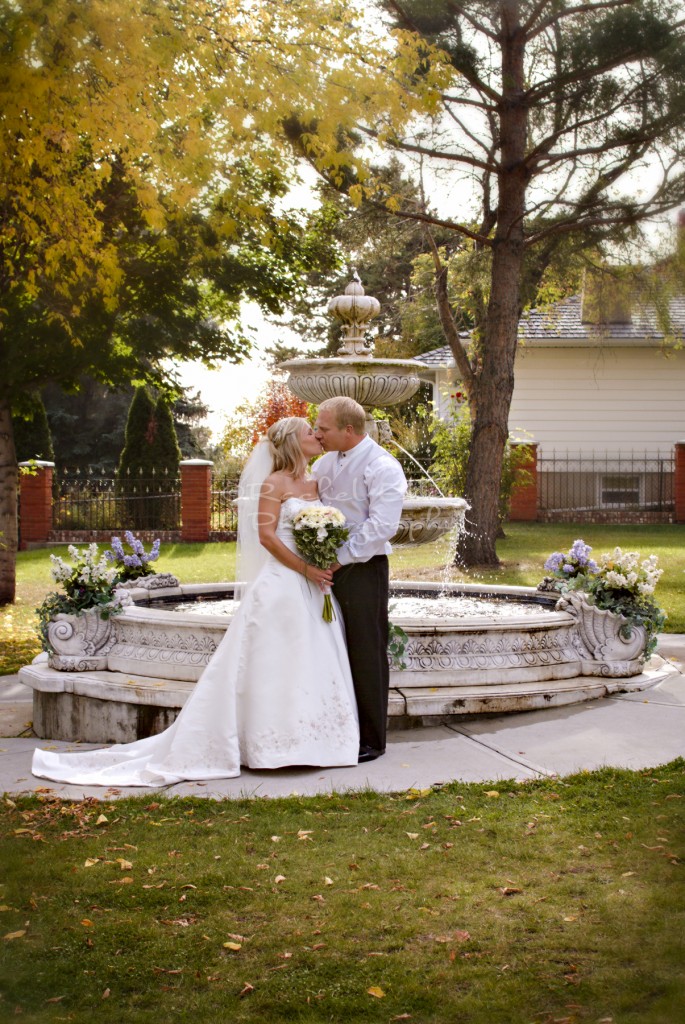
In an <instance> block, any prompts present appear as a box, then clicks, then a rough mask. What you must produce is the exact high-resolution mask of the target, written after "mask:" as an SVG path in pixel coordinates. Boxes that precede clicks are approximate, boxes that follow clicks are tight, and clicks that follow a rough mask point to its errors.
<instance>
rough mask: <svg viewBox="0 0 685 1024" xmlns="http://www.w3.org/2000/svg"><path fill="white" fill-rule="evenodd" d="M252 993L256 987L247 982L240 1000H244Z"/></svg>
mask: <svg viewBox="0 0 685 1024" xmlns="http://www.w3.org/2000/svg"><path fill="white" fill-rule="evenodd" d="M251 992H254V985H250V983H249V982H246V983H245V985H244V986H243V988H242V990H241V992H240V998H241V999H243V998H244V997H245V996H249V995H250V993H251Z"/></svg>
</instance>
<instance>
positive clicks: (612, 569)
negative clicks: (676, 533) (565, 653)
mask: <svg viewBox="0 0 685 1024" xmlns="http://www.w3.org/2000/svg"><path fill="white" fill-rule="evenodd" d="M591 551H592V548H591V547H590V545H589V544H586V543H585V542H584V541H583V540H580V539H579V540H576V541H574V542H573V545H572V546H571V548H570V550H569V551H567V552H561V551H555V552H554V553H553V554H551V555H550V556H549V558H548V559H547V561H546V562H545V569H549V570H550V571H551V572H552V574H553V575H552V577H549V576H546V577H545V579H544V580H543V582H542V583H541V584H540V585H539V587H538V589H539V590H557V591H558V592H559V593H560V594H561V595H562V596H561V598H560V600H559V603H558V605H557V607H558V608H559V609H561V610H565V609H567V608H572V609H573V610H574V611H576V613H577V614H578V615H579V622H580V625H581V636H582V639H583V641H584V643H585V646H586V647H587V648H588V650H589V652H590V653H591V654H592V656H593V657H595V658H598V659H600V660H605V661H614V660H616V655H617V653H620V654H621V656H622V657H626V656H627V657H628V659H629V660H630V659H635V658H636V657H637V658H639V661H640V662H642V661H644V660H645V659H646V658H648V657H649V656H650V654H651V653H652V652H653V651H654V649H655V648H656V645H657V639H658V634H659V631H660V630H661V629H662V628H663V625H664V622H665V621H666V613H665V612H664V611H663V610H662V609H661V608H660V607H659V606H658V605H657V604H656V602H655V601H654V598H653V594H654V590H655V588H656V585H657V583H658V581H659V579H660V577H661V575H662V573H663V569H659V568H658V565H657V562H658V559H657V556H656V555H650V556H649V557H648V558H645V559H643V560H642V561H641V560H640V553H639V552H638V551H623V550H622V549H621V548H619V547H617V548H614V550H613V551H611V552H606V553H604V554H602V555H600V556H599V560H598V561H595V560H594V559H593V558H590V552H591ZM587 608H589V609H590V610H592V609H597V610H598V611H599V612H600V613H602V615H601V616H599V617H598V616H593V615H592V614H591V613H590V614H587V612H586V609H587ZM610 615H611V616H616V617H617V619H616V620H615V621H614V622H613V624H612V623H611V620H610V619H609V618H608V616H610ZM598 622H601V623H602V626H601V628H600V627H599V626H598V625H597V623H598ZM612 633H613V635H612ZM626 645H627V646H626Z"/></svg>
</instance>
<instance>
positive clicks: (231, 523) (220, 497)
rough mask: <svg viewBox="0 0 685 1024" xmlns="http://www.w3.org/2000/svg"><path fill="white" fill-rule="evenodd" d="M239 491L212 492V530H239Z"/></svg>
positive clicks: (232, 488) (233, 489)
mask: <svg viewBox="0 0 685 1024" xmlns="http://www.w3.org/2000/svg"><path fill="white" fill-rule="evenodd" d="M237 497H238V489H237V488H235V487H231V488H229V489H225V490H220V491H212V504H211V513H210V529H211V530H237V529H238V506H237V504H236V498H237Z"/></svg>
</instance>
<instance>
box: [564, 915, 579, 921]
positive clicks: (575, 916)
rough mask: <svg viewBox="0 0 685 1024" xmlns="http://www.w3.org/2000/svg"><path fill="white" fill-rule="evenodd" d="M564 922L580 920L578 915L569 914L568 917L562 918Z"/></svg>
mask: <svg viewBox="0 0 685 1024" xmlns="http://www.w3.org/2000/svg"><path fill="white" fill-rule="evenodd" d="M562 920H563V921H577V920H578V915H577V914H569V915H568V917H564V918H562Z"/></svg>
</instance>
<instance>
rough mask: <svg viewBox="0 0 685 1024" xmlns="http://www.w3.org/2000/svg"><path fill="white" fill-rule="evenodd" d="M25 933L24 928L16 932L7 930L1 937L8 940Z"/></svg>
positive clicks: (19, 937) (17, 937)
mask: <svg viewBox="0 0 685 1024" xmlns="http://www.w3.org/2000/svg"><path fill="white" fill-rule="evenodd" d="M24 935H26V929H25V928H21V929H20V930H19V931H18V932H7V935H3V939H5V940H6V941H7V942H9V941H10V940H11V939H21V938H23V936H24Z"/></svg>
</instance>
